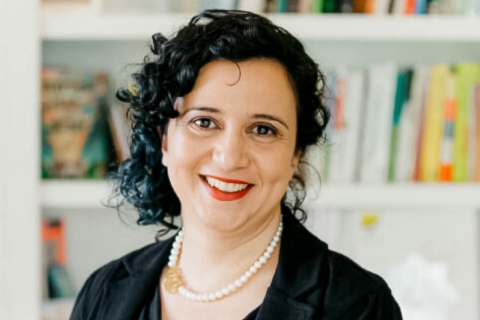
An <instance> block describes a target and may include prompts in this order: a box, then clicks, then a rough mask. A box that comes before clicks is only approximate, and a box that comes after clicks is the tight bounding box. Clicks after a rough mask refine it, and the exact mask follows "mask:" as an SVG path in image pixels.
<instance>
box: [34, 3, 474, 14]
mask: <svg viewBox="0 0 480 320" xmlns="http://www.w3.org/2000/svg"><path fill="white" fill-rule="evenodd" d="M43 2H44V3H43V6H44V7H46V8H51V7H52V6H53V7H56V8H57V9H58V8H61V9H65V8H68V7H69V6H70V7H78V5H79V4H81V5H82V4H83V6H91V7H96V8H100V9H96V11H101V12H102V13H119V12H128V13H132V12H137V13H142V12H150V13H151V12H190V13H195V12H199V11H200V10H204V9H240V10H246V11H252V12H257V13H287V12H290V13H304V14H319V13H364V14H375V15H385V14H394V15H414V14H417V15H422V14H454V15H465V14H472V13H476V14H480V0H178V1H167V0H135V1H134V0H77V1H75V2H74V3H73V4H72V2H71V1H67V0H43ZM62 3H63V4H62Z"/></svg>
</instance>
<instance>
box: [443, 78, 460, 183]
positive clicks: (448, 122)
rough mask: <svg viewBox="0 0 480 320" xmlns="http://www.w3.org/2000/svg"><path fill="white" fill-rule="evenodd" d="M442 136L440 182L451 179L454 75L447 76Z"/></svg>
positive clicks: (455, 109)
mask: <svg viewBox="0 0 480 320" xmlns="http://www.w3.org/2000/svg"><path fill="white" fill-rule="evenodd" d="M444 112H445V114H444V127H443V138H442V145H441V158H440V176H439V180H440V181H442V182H449V181H452V180H453V143H454V132H455V131H454V128H455V118H456V114H457V100H456V99H455V75H454V74H453V73H452V72H450V73H449V74H448V76H447V84H446V97H445V111H444Z"/></svg>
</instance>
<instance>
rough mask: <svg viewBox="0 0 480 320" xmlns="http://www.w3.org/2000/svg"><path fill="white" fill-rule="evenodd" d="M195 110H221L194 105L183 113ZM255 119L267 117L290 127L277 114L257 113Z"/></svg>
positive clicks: (214, 111)
mask: <svg viewBox="0 0 480 320" xmlns="http://www.w3.org/2000/svg"><path fill="white" fill-rule="evenodd" d="M193 110H196V111H206V112H212V113H220V110H218V109H215V108H211V107H193V108H190V109H188V110H186V111H185V112H184V113H183V115H185V114H187V113H188V112H190V111H193ZM252 118H254V119H266V120H271V121H276V122H278V123H280V124H282V125H283V126H285V128H287V129H290V128H289V127H288V125H287V124H286V123H285V122H284V121H283V120H281V119H280V118H277V117H275V116H272V115H270V114H265V113H256V114H254V115H253V117H252Z"/></svg>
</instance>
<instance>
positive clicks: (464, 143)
mask: <svg viewBox="0 0 480 320" xmlns="http://www.w3.org/2000/svg"><path fill="white" fill-rule="evenodd" d="M456 72H457V88H456V96H457V117H456V121H455V133H454V134H455V142H454V160H453V163H454V167H453V180H454V181H456V182H465V181H468V160H467V159H468V125H469V119H468V118H469V115H470V114H471V110H470V109H471V105H470V104H471V90H472V87H473V85H475V84H478V83H480V64H474V63H464V64H459V65H458V66H457V69H456Z"/></svg>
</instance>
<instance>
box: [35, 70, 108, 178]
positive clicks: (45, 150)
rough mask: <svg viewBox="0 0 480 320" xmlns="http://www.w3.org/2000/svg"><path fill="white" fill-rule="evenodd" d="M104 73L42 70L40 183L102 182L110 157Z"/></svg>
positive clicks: (106, 78)
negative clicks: (49, 180)
mask: <svg viewBox="0 0 480 320" xmlns="http://www.w3.org/2000/svg"><path fill="white" fill-rule="evenodd" d="M107 92H108V75H107V74H106V73H105V72H97V71H85V70H74V69H67V68H44V69H43V70H42V91H41V108H42V177H43V178H92V179H103V178H104V177H105V175H106V172H107V163H108V162H109V160H110V157H111V155H112V152H111V151H110V150H112V142H111V136H110V129H109V127H108V110H107Z"/></svg>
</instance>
